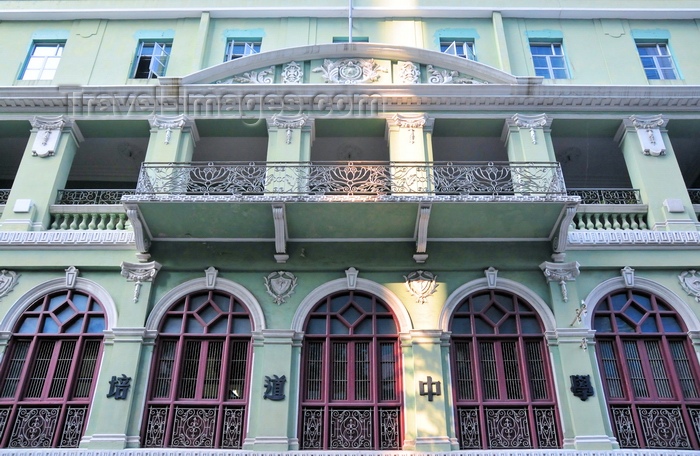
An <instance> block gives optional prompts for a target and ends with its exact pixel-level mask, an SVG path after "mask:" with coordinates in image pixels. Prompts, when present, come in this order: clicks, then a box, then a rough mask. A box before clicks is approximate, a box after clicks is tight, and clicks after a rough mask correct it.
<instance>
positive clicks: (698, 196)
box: [688, 188, 700, 204]
mask: <svg viewBox="0 0 700 456" xmlns="http://www.w3.org/2000/svg"><path fill="white" fill-rule="evenodd" d="M688 196H690V202H691V203H692V204H700V188H689V189H688Z"/></svg>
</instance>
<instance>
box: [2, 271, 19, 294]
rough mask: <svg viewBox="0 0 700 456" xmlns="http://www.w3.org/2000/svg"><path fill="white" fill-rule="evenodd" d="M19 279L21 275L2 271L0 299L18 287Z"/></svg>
mask: <svg viewBox="0 0 700 456" xmlns="http://www.w3.org/2000/svg"><path fill="white" fill-rule="evenodd" d="M19 277H20V274H17V273H16V272H14V271H8V270H7V269H3V270H2V271H0V299H2V298H4V297H5V296H7V295H8V294H10V292H11V291H12V289H13V288H14V287H16V286H17V283H18V281H19Z"/></svg>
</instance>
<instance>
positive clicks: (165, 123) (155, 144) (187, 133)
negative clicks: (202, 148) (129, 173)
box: [145, 114, 199, 163]
mask: <svg viewBox="0 0 700 456" xmlns="http://www.w3.org/2000/svg"><path fill="white" fill-rule="evenodd" d="M149 122H150V124H151V138H150V140H149V141H148V150H147V152H146V160H145V161H146V162H156V163H159V162H167V163H170V162H175V163H177V162H189V161H191V160H192V154H193V153H194V147H195V144H196V143H197V141H198V140H199V133H198V132H197V126H196V125H195V123H194V121H193V120H192V119H191V118H189V117H187V116H186V115H184V114H180V115H179V116H164V115H154V116H152V117H151V118H150V119H149Z"/></svg>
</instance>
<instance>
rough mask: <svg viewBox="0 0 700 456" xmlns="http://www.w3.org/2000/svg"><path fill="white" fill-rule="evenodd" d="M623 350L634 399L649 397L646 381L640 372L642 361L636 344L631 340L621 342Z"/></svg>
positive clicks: (642, 372) (641, 371)
mask: <svg viewBox="0 0 700 456" xmlns="http://www.w3.org/2000/svg"><path fill="white" fill-rule="evenodd" d="M622 344H623V347H624V348H625V359H626V360H627V369H628V370H629V373H630V379H631V380H632V389H633V390H634V396H635V397H649V389H648V388H647V381H646V378H645V377H644V371H643V370H642V360H641V358H640V357H639V348H638V347H637V343H636V342H635V341H632V340H625V341H623V342H622Z"/></svg>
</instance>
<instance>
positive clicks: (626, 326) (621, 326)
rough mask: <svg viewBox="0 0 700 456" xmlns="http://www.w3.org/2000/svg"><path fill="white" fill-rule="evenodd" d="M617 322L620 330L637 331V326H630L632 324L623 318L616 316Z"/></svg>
mask: <svg viewBox="0 0 700 456" xmlns="http://www.w3.org/2000/svg"><path fill="white" fill-rule="evenodd" d="M615 322H617V330H618V331H619V332H635V328H633V327H632V326H630V324H629V323H627V321H625V320H623V319H622V318H620V317H615Z"/></svg>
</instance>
